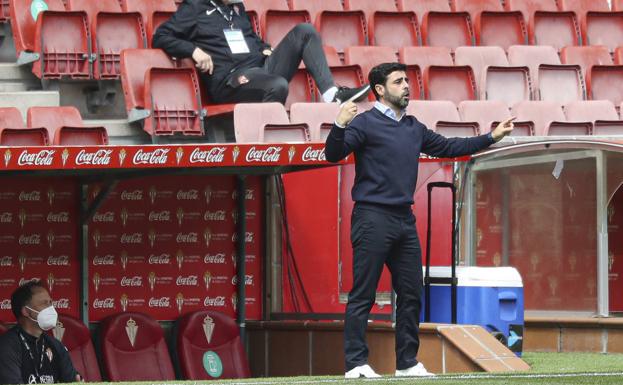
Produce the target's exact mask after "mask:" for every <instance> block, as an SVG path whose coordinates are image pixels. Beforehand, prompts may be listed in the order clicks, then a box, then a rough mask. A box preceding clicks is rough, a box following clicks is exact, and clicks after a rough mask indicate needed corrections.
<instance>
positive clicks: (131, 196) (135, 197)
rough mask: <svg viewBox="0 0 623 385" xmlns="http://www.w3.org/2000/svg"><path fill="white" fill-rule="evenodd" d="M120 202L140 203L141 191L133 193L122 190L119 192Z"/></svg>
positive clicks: (141, 198)
mask: <svg viewBox="0 0 623 385" xmlns="http://www.w3.org/2000/svg"><path fill="white" fill-rule="evenodd" d="M121 200H122V201H141V200H143V190H134V191H126V190H123V191H122V192H121Z"/></svg>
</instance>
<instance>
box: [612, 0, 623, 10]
mask: <svg viewBox="0 0 623 385" xmlns="http://www.w3.org/2000/svg"><path fill="white" fill-rule="evenodd" d="M612 10H613V11H623V0H612Z"/></svg>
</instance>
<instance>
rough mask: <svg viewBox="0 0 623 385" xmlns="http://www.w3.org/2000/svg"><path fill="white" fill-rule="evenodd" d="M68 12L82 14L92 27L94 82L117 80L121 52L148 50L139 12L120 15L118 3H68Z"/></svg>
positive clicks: (82, 0) (115, 0)
mask: <svg viewBox="0 0 623 385" xmlns="http://www.w3.org/2000/svg"><path fill="white" fill-rule="evenodd" d="M67 6H68V8H69V10H71V11H84V12H86V13H87V15H88V16H89V20H90V25H91V37H92V41H91V47H93V52H94V53H95V55H96V61H95V64H94V68H93V77H94V78H95V79H118V78H119V76H120V74H121V69H120V57H121V51H122V50H124V49H128V48H147V38H146V36H145V26H144V24H143V18H142V16H141V14H140V13H138V12H134V13H129V12H126V13H122V12H121V6H120V5H119V2H118V0H98V1H92V0H67Z"/></svg>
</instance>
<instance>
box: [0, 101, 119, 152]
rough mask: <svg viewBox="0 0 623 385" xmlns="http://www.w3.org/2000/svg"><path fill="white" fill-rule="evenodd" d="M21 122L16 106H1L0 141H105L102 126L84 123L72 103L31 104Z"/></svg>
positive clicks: (42, 143) (5, 143)
mask: <svg viewBox="0 0 623 385" xmlns="http://www.w3.org/2000/svg"><path fill="white" fill-rule="evenodd" d="M26 120H27V123H26V124H24V121H23V119H22V115H21V113H20V112H19V110H18V109H17V108H15V107H4V108H0V145H2V146H46V145H49V144H54V145H65V146H72V145H106V144H108V133H107V131H106V128H105V127H86V126H84V124H83V123H82V117H81V116H80V112H79V111H78V109H76V108H75V107H30V108H29V109H28V114H27V119H26Z"/></svg>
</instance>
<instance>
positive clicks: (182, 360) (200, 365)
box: [176, 310, 251, 380]
mask: <svg viewBox="0 0 623 385" xmlns="http://www.w3.org/2000/svg"><path fill="white" fill-rule="evenodd" d="M176 330H177V336H176V341H177V346H176V348H177V356H178V359H179V364H180V368H181V372H182V376H183V377H184V378H185V379H187V380H212V379H214V378H213V377H212V376H210V375H209V374H208V373H207V370H206V369H205V365H204V355H205V353H206V352H208V351H212V352H214V353H216V354H217V355H218V356H219V358H220V359H221V363H222V365H223V371H222V374H221V375H220V376H219V377H218V378H219V379H225V378H246V377H249V376H250V375H251V373H250V370H249V363H248V362H247V355H246V353H245V351H244V347H243V345H242V341H241V340H240V334H239V331H238V325H237V324H236V321H235V320H234V319H232V318H231V317H228V316H226V315H224V314H221V313H218V312H215V311H208V310H203V311H197V312H194V313H190V314H187V315H185V316H184V317H182V318H181V319H179V320H178V321H177V328H176Z"/></svg>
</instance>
